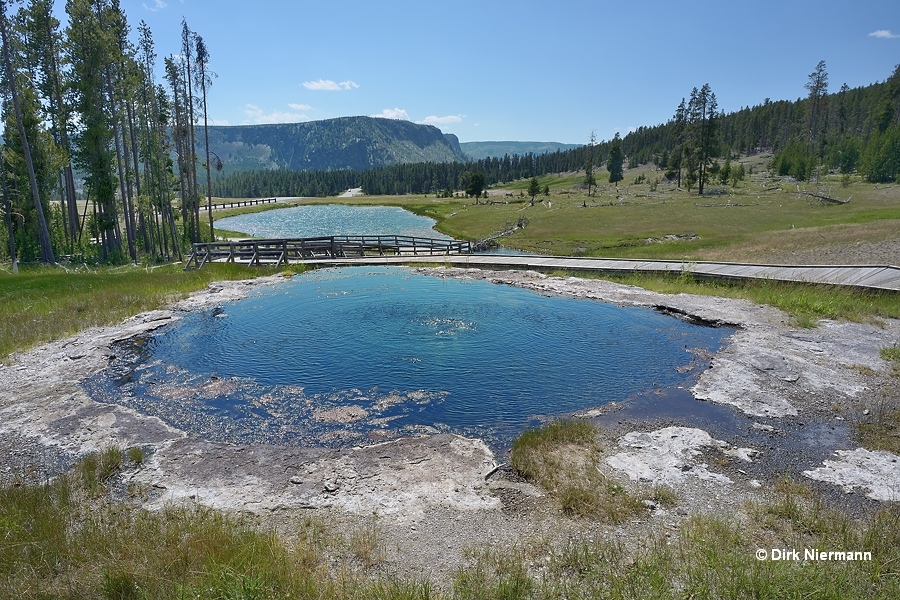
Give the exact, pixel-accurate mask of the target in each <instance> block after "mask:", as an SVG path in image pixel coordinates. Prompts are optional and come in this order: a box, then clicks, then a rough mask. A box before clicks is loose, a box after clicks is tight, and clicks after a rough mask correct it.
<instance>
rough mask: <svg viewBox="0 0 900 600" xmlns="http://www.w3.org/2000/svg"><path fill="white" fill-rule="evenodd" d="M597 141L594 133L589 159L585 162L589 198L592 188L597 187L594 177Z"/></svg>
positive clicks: (588, 152) (589, 146)
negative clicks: (595, 145)
mask: <svg viewBox="0 0 900 600" xmlns="http://www.w3.org/2000/svg"><path fill="white" fill-rule="evenodd" d="M596 141H597V137H596V136H595V135H594V132H593V131H592V132H591V140H590V141H589V142H588V145H587V158H585V160H584V185H586V186H587V189H588V198H590V197H591V190H592V188H593V187H594V186H595V185H597V178H596V177H594V144H595V143H596Z"/></svg>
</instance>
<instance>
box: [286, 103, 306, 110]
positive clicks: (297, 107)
mask: <svg viewBox="0 0 900 600" xmlns="http://www.w3.org/2000/svg"><path fill="white" fill-rule="evenodd" d="M288 107H289V108H291V109H293V110H312V106H310V105H309V104H294V103H288Z"/></svg>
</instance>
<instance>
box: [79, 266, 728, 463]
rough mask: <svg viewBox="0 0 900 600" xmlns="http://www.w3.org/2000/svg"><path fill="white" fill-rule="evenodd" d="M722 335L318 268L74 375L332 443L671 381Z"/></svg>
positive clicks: (303, 440) (507, 292)
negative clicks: (93, 371)
mask: <svg viewBox="0 0 900 600" xmlns="http://www.w3.org/2000/svg"><path fill="white" fill-rule="evenodd" d="M730 333H731V330H729V329H715V328H708V327H701V326H697V325H692V324H689V323H686V322H683V321H681V320H678V319H676V318H673V317H670V316H666V315H663V314H659V313H657V312H654V311H652V310H649V309H641V308H622V307H618V306H615V305H612V304H606V303H602V302H597V301H593V300H585V299H573V298H565V297H551V296H543V295H540V294H537V293H535V292H532V291H529V290H525V289H520V288H515V287H510V286H501V285H496V284H492V283H489V282H486V281H473V280H462V279H444V278H438V277H433V276H428V275H424V274H418V273H416V272H414V271H412V270H409V269H405V268H401V267H397V268H392V267H352V268H340V269H323V270H317V271H313V272H309V273H306V274H303V275H298V276H295V277H294V278H293V279H292V280H290V281H288V282H286V283H284V284H280V285H278V286H273V287H267V288H262V289H260V290H258V291H256V292H254V294H253V295H252V296H251V297H249V298H247V299H245V300H242V301H239V302H235V303H232V304H226V305H223V306H221V307H218V308H216V309H214V310H213V309H211V310H206V311H202V312H197V313H191V314H188V315H187V316H186V317H185V318H184V319H183V320H182V321H180V322H178V323H175V324H172V325H169V326H167V327H165V328H163V329H161V330H159V331H158V332H156V333H155V334H153V335H151V336H148V337H146V338H141V339H138V340H134V341H132V342H129V343H127V344H125V345H123V346H122V347H120V348H119V358H118V359H116V360H115V361H114V362H113V363H112V365H111V367H110V369H108V370H107V371H105V372H104V373H101V374H99V375H97V376H95V377H93V378H92V379H90V380H88V381H87V382H86V383H85V388H86V390H87V391H88V393H89V394H90V395H91V396H92V397H93V398H95V399H97V400H99V401H103V402H110V403H120V404H124V405H127V406H131V407H134V408H136V409H137V410H139V411H141V412H144V413H146V414H151V415H156V416H159V417H160V418H162V419H163V420H165V421H167V422H168V423H170V424H172V425H174V426H176V427H179V428H181V429H184V430H186V431H188V432H189V433H191V434H194V435H197V436H200V437H203V438H206V439H209V440H217V441H230V442H237V443H276V444H289V445H303V446H330V447H343V446H349V445H358V444H366V443H373V442H379V441H383V440H389V439H394V438H397V437H399V436H404V435H415V434H422V433H434V432H455V433H459V434H463V435H468V436H476V437H481V438H483V439H485V440H486V441H487V442H488V443H489V444H491V445H492V446H494V447H495V448H503V447H506V446H508V444H509V443H510V441H511V440H512V439H513V438H514V437H515V435H517V434H518V433H519V432H521V431H522V430H523V429H524V428H527V427H530V426H535V425H537V424H539V423H541V422H543V421H545V420H546V419H551V418H556V417H560V416H564V415H567V414H570V413H572V412H573V411H579V410H582V409H586V408H590V407H596V406H600V405H603V404H606V403H608V402H612V401H621V400H624V399H626V398H628V397H629V396H632V395H634V394H637V393H640V392H644V391H647V390H649V389H653V388H660V387H663V388H665V387H674V386H679V385H683V384H685V383H686V382H687V381H688V380H689V378H690V377H692V376H693V375H695V374H696V372H698V370H700V369H702V368H704V366H705V363H704V361H703V360H702V359H700V358H698V357H700V356H704V355H708V354H707V353H708V352H715V351H716V350H717V349H718V348H719V347H720V346H721V344H722V343H723V341H724V339H725V337H727V336H728V335H729V334H730Z"/></svg>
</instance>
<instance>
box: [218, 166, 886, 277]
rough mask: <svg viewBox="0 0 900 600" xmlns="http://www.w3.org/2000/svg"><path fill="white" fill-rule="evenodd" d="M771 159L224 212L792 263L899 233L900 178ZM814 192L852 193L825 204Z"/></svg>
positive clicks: (574, 250)
mask: <svg viewBox="0 0 900 600" xmlns="http://www.w3.org/2000/svg"><path fill="white" fill-rule="evenodd" d="M770 159H771V156H770V155H758V156H752V157H745V158H742V159H741V160H740V161H739V162H740V163H742V164H743V165H744V167H745V170H746V172H747V175H746V177H745V179H744V180H743V181H740V182H738V183H737V185H736V186H732V185H730V184H728V185H720V184H717V183H712V184H709V185H708V186H707V189H706V193H705V194H704V195H703V196H702V197H701V196H698V195H697V193H696V190H694V191H692V192H687V191H686V190H683V189H678V188H676V186H675V184H674V183H666V182H664V181H663V174H662V172H661V171H658V170H657V169H656V168H655V167H654V166H653V165H642V166H640V167H638V168H635V169H627V170H626V171H625V179H624V181H621V182H619V184H618V186H615V185H611V184H610V183H609V182H608V174H607V173H606V172H605V171H600V172H598V173H596V174H595V176H596V177H597V180H598V186H597V188H596V189H595V191H594V193H593V194H592V195H591V196H590V197H588V195H587V191H586V190H585V189H584V188H583V185H582V181H583V178H584V174H583V173H560V174H551V175H545V176H543V177H539V178H538V180H539V182H540V186H541V189H543V188H544V187H545V186H547V187H549V188H550V195H549V196H545V195H544V194H540V195H538V196H537V197H536V199H535V200H536V202H535V204H534V205H533V206H532V205H531V199H530V197H528V196H527V194H526V190H527V187H528V181H527V180H522V181H516V182H512V183H509V184H505V185H503V186H495V187H494V188H491V189H490V190H489V194H490V197H489V198H488V200H487V201H485V200H484V199H482V200H480V201H479V203H478V204H475V201H474V200H473V199H467V198H463V197H461V195H460V197H457V198H448V199H442V198H437V197H436V196H434V195H421V194H419V195H408V196H357V197H353V198H304V199H301V200H297V201H292V202H289V203H287V204H280V205H277V206H273V205H262V206H256V207H249V208H246V209H232V210H226V211H219V212H218V213H217V215H218V216H219V217H225V216H231V215H234V214H241V213H246V212H258V211H264V210H272V209H275V208H278V207H283V206H286V205H296V204H332V203H341V204H351V205H352V204H360V205H387V206H401V207H403V208H406V209H408V210H410V211H413V212H415V213H417V214H420V215H423V216H427V217H430V218H433V219H435V220H436V221H437V226H436V227H437V229H439V230H440V231H442V232H444V233H446V234H448V235H451V236H453V237H457V238H460V239H471V240H478V239H482V238H485V237H488V236H489V235H491V234H494V233H497V232H500V231H503V230H505V229H507V228H508V226H509V225H510V224H514V223H516V222H518V221H519V219H520V218H521V217H525V218H526V219H527V222H528V225H527V227H526V228H524V229H522V230H519V231H517V232H515V233H514V234H512V235H510V236H508V237H505V238H504V245H506V246H509V247H511V248H516V249H520V250H528V251H532V252H539V253H545V254H555V255H563V256H570V255H571V256H605V257H619V258H639V259H640V258H647V259H674V260H686V261H699V260H717V261H733V262H790V261H791V257H792V255H793V254H794V253H796V252H804V251H815V250H816V249H819V248H840V247H843V246H847V245H853V244H857V243H860V242H869V243H878V242H882V241H885V240H896V239H897V232H898V231H900V186H898V185H894V184H888V185H884V184H881V185H876V184H870V183H866V182H864V181H863V180H862V179H861V178H860V177H858V176H851V177H847V178H845V177H843V176H841V175H835V174H832V175H825V176H823V177H821V178H820V180H819V181H818V182H801V183H797V182H795V181H793V180H791V179H790V178H784V177H778V176H773V175H772V174H770V173H769V172H768V170H767V169H766V165H767V162H768V161H769V160H770ZM737 164H738V161H736V162H734V163H733V166H735V167H736V166H737ZM804 192H811V193H815V194H819V195H824V196H828V197H831V198H835V199H838V200H841V201H844V200H850V201H849V202H848V203H846V204H832V203H825V202H822V201H820V200H819V199H817V198H815V197H813V196H811V195H809V194H807V193H804ZM510 195H511V196H510ZM667 236H669V237H668V238H667ZM896 262H900V257H898V259H897V261H896Z"/></svg>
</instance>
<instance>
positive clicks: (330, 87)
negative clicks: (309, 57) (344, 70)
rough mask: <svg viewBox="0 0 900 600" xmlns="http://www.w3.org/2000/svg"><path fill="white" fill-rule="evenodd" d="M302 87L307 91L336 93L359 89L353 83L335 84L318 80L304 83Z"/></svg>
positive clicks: (327, 80) (330, 81)
mask: <svg viewBox="0 0 900 600" xmlns="http://www.w3.org/2000/svg"><path fill="white" fill-rule="evenodd" d="M303 87H305V88H306V89H308V90H315V91H327V92H338V91H342V90H352V89H355V88H358V87H359V84H358V83H356V82H355V81H350V80H349V79H348V80H347V81H342V82H340V83H336V82H334V81H332V80H330V79H319V80H317V81H304V82H303Z"/></svg>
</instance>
